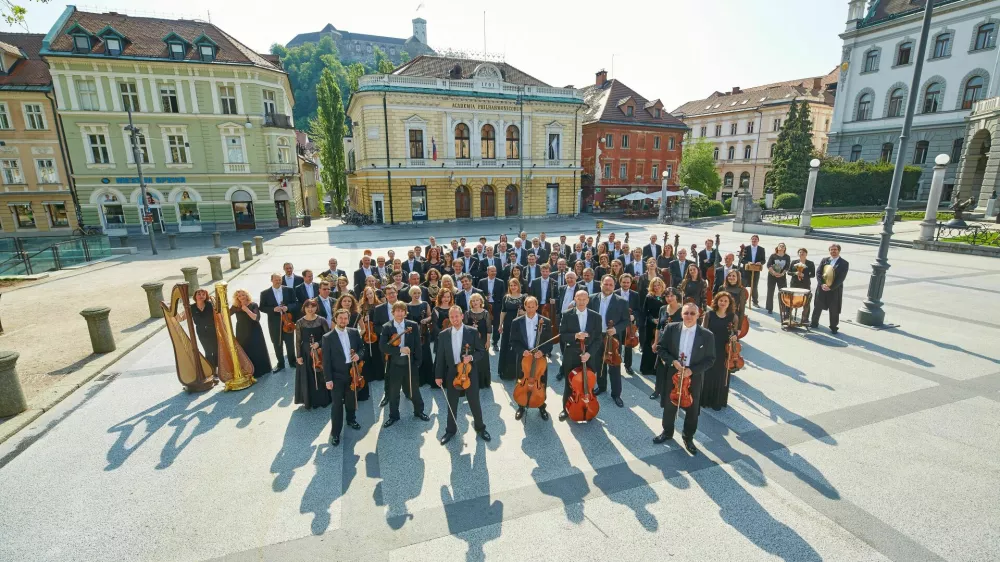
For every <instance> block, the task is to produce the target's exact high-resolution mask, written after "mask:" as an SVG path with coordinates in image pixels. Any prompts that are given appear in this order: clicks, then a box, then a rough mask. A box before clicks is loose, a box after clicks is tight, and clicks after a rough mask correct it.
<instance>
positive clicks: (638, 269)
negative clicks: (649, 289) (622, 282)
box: [625, 248, 648, 279]
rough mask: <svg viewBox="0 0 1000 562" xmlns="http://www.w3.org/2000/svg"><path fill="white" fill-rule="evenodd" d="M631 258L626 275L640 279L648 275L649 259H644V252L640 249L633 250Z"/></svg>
mask: <svg viewBox="0 0 1000 562" xmlns="http://www.w3.org/2000/svg"><path fill="white" fill-rule="evenodd" d="M631 258H632V259H631V261H629V263H628V265H626V266H625V273H628V274H630V275H631V276H632V277H635V278H636V279H639V278H641V277H642V276H643V275H645V274H646V259H648V258H644V257H643V255H642V250H640V249H639V248H635V249H633V250H632V256H631Z"/></svg>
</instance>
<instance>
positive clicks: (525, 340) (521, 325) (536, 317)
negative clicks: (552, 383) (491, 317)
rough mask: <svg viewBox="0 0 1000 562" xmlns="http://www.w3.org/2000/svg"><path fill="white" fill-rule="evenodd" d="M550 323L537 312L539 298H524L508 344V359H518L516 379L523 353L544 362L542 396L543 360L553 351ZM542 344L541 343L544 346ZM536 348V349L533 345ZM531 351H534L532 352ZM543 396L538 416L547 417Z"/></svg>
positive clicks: (517, 416)
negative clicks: (509, 346) (509, 348)
mask: <svg viewBox="0 0 1000 562" xmlns="http://www.w3.org/2000/svg"><path fill="white" fill-rule="evenodd" d="M550 339H552V324H551V323H550V321H549V319H548V318H546V317H544V316H542V315H541V314H538V299H536V298H535V297H533V296H529V297H528V298H526V299H524V315H522V316H521V317H519V318H517V319H515V320H514V323H513V324H511V330H510V344H511V349H512V351H511V356H510V358H511V361H516V362H517V367H516V368H515V370H516V371H517V379H518V380H521V379H523V378H524V372H523V371H522V370H521V360H522V359H523V358H524V357H525V356H533V358H534V359H533V361H535V362H541V363H543V364H545V366H546V370H545V374H543V375H542V376H541V380H540V381H539V382H540V383H541V386H542V390H541V393H542V396H543V397H544V396H545V389H546V388H548V384H549V375H548V361H547V360H546V359H545V357H546V356H547V355H549V354H550V353H552V342H551V341H549V340H550ZM543 344H544V345H543ZM536 347H538V349H537V350H535V348H536ZM532 350H534V351H532ZM544 400H545V399H544V398H543V399H542V405H541V406H539V407H538V415H539V416H540V417H541V418H542V419H543V420H548V419H549V413H548V412H547V411H546V410H545V401H544ZM525 411H526V408H525V407H524V406H520V405H519V406H518V408H517V412H515V413H514V419H515V420H520V419H521V418H523V417H524V414H525Z"/></svg>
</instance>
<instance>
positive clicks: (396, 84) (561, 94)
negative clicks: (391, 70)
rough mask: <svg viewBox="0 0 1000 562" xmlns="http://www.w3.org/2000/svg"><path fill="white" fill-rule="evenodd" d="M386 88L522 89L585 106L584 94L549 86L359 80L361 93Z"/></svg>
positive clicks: (426, 79) (377, 78) (410, 79)
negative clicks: (490, 86) (488, 86)
mask: <svg viewBox="0 0 1000 562" xmlns="http://www.w3.org/2000/svg"><path fill="white" fill-rule="evenodd" d="M386 87H392V88H399V89H422V90H426V89H432V90H445V91H454V92H474V91H480V90H482V91H489V92H495V93H500V94H505V95H514V96H516V95H518V94H519V93H521V91H522V89H523V92H524V95H525V96H527V97H529V98H531V97H544V98H557V99H560V98H561V99H565V100H566V101H578V102H583V92H582V91H580V90H577V89H574V88H551V87H548V86H523V87H522V86H520V85H517V84H508V83H502V84H500V85H499V86H498V87H495V88H487V87H481V86H480V87H477V85H476V81H475V80H449V79H446V78H429V77H422V76H399V75H395V74H371V75H368V76H362V77H361V78H359V79H358V89H359V91H364V90H365V89H381V88H386Z"/></svg>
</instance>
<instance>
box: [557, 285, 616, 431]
mask: <svg viewBox="0 0 1000 562" xmlns="http://www.w3.org/2000/svg"><path fill="white" fill-rule="evenodd" d="M612 286H614V282H613V281H612ZM573 301H574V303H575V304H576V306H574V307H573V309H572V310H569V311H566V312H564V313H563V315H562V317H561V318H560V321H559V341H560V342H561V345H562V355H563V361H562V371H563V372H562V374H563V376H564V377H565V379H566V385H565V387H564V388H563V409H562V412H561V413H560V414H559V421H566V418H568V417H569V412H567V411H566V401H567V400H569V398H570V396H571V395H572V393H573V391H572V388H571V386H570V377H569V376H568V375H569V374H570V372H571V371H572V370H573V369H575V368H577V367H579V366H581V365H583V364H584V363H586V364H587V366H588V367H589V368H590V369H591V370H592V371H594V372H597V363H598V360H599V356H600V353H601V344H602V343H603V342H602V341H601V316H600V315H599V314H595V313H593V312H590V311H589V310H587V305H588V304H590V294H588V293H587V291H586V290H584V289H579V290H577V292H576V296H575V297H574V298H573ZM580 342H583V343H584V350H583V351H582V352H581V351H580Z"/></svg>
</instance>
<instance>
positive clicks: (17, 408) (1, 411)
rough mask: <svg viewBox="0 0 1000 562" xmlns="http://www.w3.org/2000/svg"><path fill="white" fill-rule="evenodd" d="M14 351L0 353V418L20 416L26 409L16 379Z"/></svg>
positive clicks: (22, 392)
mask: <svg viewBox="0 0 1000 562" xmlns="http://www.w3.org/2000/svg"><path fill="white" fill-rule="evenodd" d="M18 357H20V354H19V353H18V352H16V351H0V418H6V417H9V416H14V415H17V414H20V413H21V412H23V411H25V410H27V409H28V401H27V400H25V399H24V391H22V390H21V381H19V380H18V379H17V358H18Z"/></svg>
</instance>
